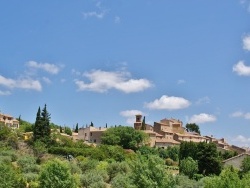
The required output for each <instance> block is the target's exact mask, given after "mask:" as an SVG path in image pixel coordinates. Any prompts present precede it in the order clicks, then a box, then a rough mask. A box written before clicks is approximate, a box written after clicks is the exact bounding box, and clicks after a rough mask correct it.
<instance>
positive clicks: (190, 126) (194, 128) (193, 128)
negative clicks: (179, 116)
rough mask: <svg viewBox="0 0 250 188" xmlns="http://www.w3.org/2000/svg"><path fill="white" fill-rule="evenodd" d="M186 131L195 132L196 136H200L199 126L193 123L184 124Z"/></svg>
mask: <svg viewBox="0 0 250 188" xmlns="http://www.w3.org/2000/svg"><path fill="white" fill-rule="evenodd" d="M186 129H187V131H188V132H196V133H198V134H201V133H200V128H199V126H198V125H196V124H195V123H187V124H186Z"/></svg>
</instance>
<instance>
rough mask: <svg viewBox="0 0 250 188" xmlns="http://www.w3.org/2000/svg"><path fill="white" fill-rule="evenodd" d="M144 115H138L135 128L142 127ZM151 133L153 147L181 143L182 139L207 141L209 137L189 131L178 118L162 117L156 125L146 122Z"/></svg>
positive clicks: (147, 131)
mask: <svg viewBox="0 0 250 188" xmlns="http://www.w3.org/2000/svg"><path fill="white" fill-rule="evenodd" d="M141 118H142V116H141V115H140V114H139V115H136V118H135V119H136V122H135V123H134V128H135V129H137V130H140V129H141V127H142V120H141ZM143 131H144V132H145V133H147V134H148V135H149V138H150V143H149V145H150V146H151V147H161V148H166V147H168V146H173V145H179V144H180V143H181V141H187V142H190V141H192V142H207V141H208V139H207V138H206V137H203V136H201V135H199V134H197V133H189V132H187V131H186V129H185V128H184V127H183V123H182V121H180V120H177V119H173V118H171V119H166V118H165V119H162V120H160V122H154V126H151V125H148V124H146V130H143Z"/></svg>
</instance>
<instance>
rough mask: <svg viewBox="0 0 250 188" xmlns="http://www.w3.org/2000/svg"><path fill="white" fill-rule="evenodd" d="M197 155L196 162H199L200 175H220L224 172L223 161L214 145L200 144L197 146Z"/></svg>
mask: <svg viewBox="0 0 250 188" xmlns="http://www.w3.org/2000/svg"><path fill="white" fill-rule="evenodd" d="M197 149H198V151H197V154H196V158H194V160H197V161H198V165H199V173H200V174H203V175H212V174H216V175H219V174H220V172H221V170H222V163H221V159H220V157H219V155H218V151H217V147H216V145H215V144H214V143H205V142H200V143H198V144H197Z"/></svg>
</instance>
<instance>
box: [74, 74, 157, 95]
mask: <svg viewBox="0 0 250 188" xmlns="http://www.w3.org/2000/svg"><path fill="white" fill-rule="evenodd" d="M83 76H84V77H86V78H87V79H89V81H90V83H85V82H84V81H82V80H75V84H76V85H77V87H78V90H80V91H84V90H89V91H95V92H100V93H102V92H106V91H108V90H109V89H116V90H119V91H122V92H125V93H133V92H139V91H143V90H145V89H147V88H150V87H152V84H151V82H150V81H149V80H147V79H132V78H130V77H131V75H130V73H128V72H125V71H122V72H108V71H102V70H92V71H90V72H86V73H84V74H83Z"/></svg>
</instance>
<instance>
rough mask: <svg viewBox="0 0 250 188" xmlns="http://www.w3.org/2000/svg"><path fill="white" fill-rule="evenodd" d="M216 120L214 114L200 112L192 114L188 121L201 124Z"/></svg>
mask: <svg viewBox="0 0 250 188" xmlns="http://www.w3.org/2000/svg"><path fill="white" fill-rule="evenodd" d="M214 121H216V116H214V115H211V114H205V113H201V114H198V115H193V116H192V117H191V118H190V119H189V121H188V122H189V123H197V124H202V123H207V122H214Z"/></svg>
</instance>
